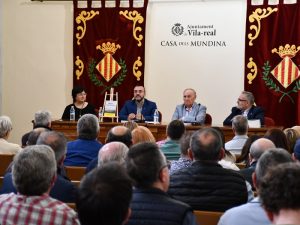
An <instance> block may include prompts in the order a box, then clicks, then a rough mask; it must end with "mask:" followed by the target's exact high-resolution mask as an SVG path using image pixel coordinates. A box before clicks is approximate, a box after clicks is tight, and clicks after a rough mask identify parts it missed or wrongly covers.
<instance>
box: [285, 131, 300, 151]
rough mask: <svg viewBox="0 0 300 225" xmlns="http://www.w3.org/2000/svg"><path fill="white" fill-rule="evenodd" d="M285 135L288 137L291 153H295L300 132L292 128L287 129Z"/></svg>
mask: <svg viewBox="0 0 300 225" xmlns="http://www.w3.org/2000/svg"><path fill="white" fill-rule="evenodd" d="M283 133H284V134H285V136H286V139H287V142H288V145H289V149H290V150H291V151H293V149H294V146H295V144H296V141H297V139H298V138H300V135H299V134H298V132H297V131H296V130H294V129H292V128H286V129H284V131H283Z"/></svg>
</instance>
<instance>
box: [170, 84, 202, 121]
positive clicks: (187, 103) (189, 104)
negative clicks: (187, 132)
mask: <svg viewBox="0 0 300 225" xmlns="http://www.w3.org/2000/svg"><path fill="white" fill-rule="evenodd" d="M196 98H197V94H196V91H195V90H194V89H192V88H187V89H185V90H184V91H183V104H180V105H177V106H176V109H175V112H174V113H173V116H172V120H182V121H183V122H186V123H200V124H204V122H205V116H206V107H205V106H204V105H201V104H200V103H198V104H197V102H195V100H196Z"/></svg>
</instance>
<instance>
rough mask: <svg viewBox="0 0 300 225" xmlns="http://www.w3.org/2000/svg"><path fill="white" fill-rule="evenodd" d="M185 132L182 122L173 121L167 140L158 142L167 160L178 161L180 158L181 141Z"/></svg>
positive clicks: (169, 127) (168, 127) (170, 124)
mask: <svg viewBox="0 0 300 225" xmlns="http://www.w3.org/2000/svg"><path fill="white" fill-rule="evenodd" d="M184 132H185V126H184V123H183V122H182V121H181V120H173V121H171V122H170V123H169V124H168V126H167V139H166V140H164V141H161V142H157V144H158V146H159V148H160V150H161V151H162V152H163V153H164V155H165V156H166V158H167V160H177V159H179V157H180V143H179V140H180V138H181V137H182V135H183V134H184Z"/></svg>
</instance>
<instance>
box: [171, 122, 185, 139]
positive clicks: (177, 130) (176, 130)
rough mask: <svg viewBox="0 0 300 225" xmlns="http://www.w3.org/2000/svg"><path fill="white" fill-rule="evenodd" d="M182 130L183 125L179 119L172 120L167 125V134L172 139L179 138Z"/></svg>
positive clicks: (183, 130) (183, 128)
mask: <svg viewBox="0 0 300 225" xmlns="http://www.w3.org/2000/svg"><path fill="white" fill-rule="evenodd" d="M184 132H185V126H184V123H183V122H182V121H181V120H173V121H172V122H170V123H169V125H168V127H167V135H168V137H169V138H170V139H172V140H179V139H180V138H181V137H182V135H183V134H184Z"/></svg>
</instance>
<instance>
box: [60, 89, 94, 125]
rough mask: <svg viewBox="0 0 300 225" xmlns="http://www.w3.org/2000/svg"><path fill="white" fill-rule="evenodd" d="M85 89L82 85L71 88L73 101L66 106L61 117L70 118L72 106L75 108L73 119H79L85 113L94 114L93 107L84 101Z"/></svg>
mask: <svg viewBox="0 0 300 225" xmlns="http://www.w3.org/2000/svg"><path fill="white" fill-rule="evenodd" d="M86 95H87V94H86V91H85V89H84V88H83V87H79V86H77V87H74V88H73V90H72V98H73V103H72V104H70V105H68V106H66V108H65V110H64V112H63V114H62V116H61V118H62V119H63V120H70V109H71V107H72V106H73V107H74V109H75V120H78V119H80V117H81V116H83V115H85V114H93V115H96V111H95V107H94V106H93V105H92V104H90V103H88V102H87V101H86Z"/></svg>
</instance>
